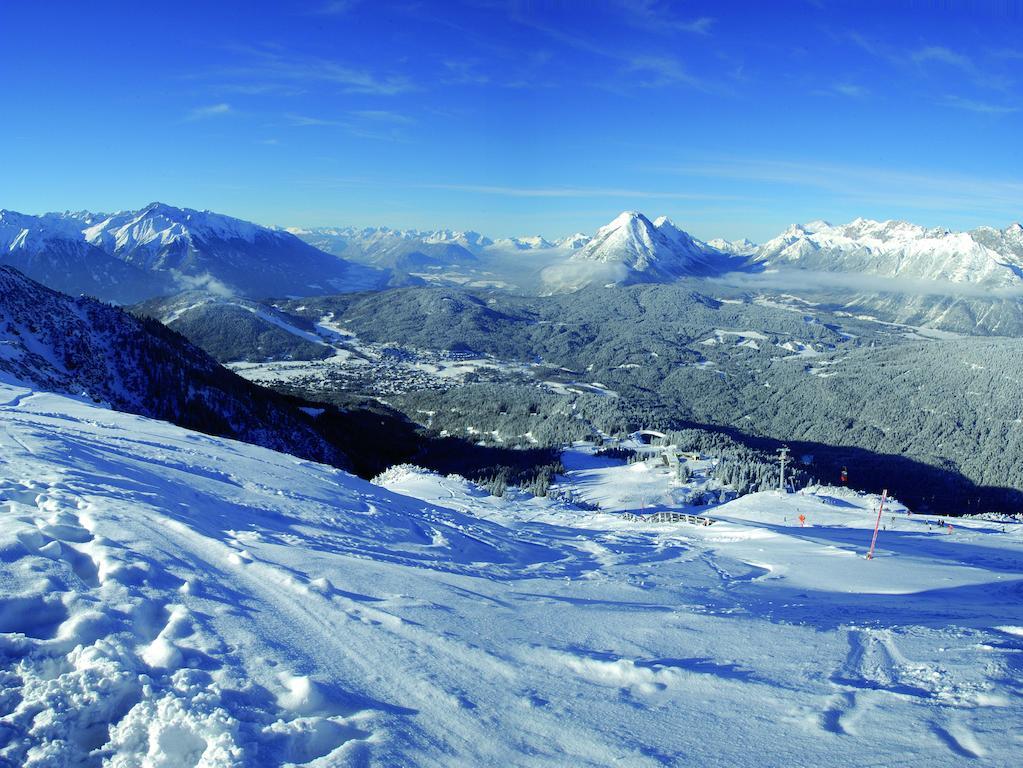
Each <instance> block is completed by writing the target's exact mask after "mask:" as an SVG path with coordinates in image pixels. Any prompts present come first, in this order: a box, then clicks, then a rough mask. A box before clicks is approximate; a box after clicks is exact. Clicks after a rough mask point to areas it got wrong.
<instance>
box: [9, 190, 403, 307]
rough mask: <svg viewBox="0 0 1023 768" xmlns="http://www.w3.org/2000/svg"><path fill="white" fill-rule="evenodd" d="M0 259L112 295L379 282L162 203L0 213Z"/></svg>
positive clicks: (275, 237) (60, 284)
mask: <svg viewBox="0 0 1023 768" xmlns="http://www.w3.org/2000/svg"><path fill="white" fill-rule="evenodd" d="M0 257H2V258H0V262H2V263H6V264H11V265H12V266H16V267H18V268H19V269H21V270H22V271H24V272H25V273H26V274H28V275H29V276H31V277H34V278H37V279H39V280H40V281H42V282H44V283H46V284H48V285H51V286H53V287H57V288H61V289H63V290H67V291H70V292H73V293H78V292H85V293H90V294H92V295H95V296H98V297H99V298H103V299H107V300H112V301H117V302H128V301H138V300H139V299H143V298H147V297H151V296H158V295H162V294H167V293H173V292H176V291H179V290H182V289H186V288H197V287H205V288H209V289H213V290H217V291H221V292H231V293H238V294H241V295H248V296H260V297H262V296H271V295H276V296H281V295H310V294H315V293H321V294H322V293H334V292H339V291H340V292H344V291H346V290H359V289H365V288H372V287H379V286H380V285H381V284H382V283H383V282H385V280H384V279H383V277H384V276H383V275H382V274H381V273H375V272H372V271H367V270H366V269H365V268H364V267H358V266H354V265H351V264H348V263H347V262H345V261H344V260H342V259H338V258H337V257H335V256H331V255H330V254H327V253H324V252H323V251H321V250H319V249H317V248H314V247H312V246H310V245H309V244H308V243H305V242H304V241H302V240H301V239H299V238H297V237H295V236H294V235H292V234H290V233H288V232H283V231H280V230H275V229H270V228H268V227H262V226H259V225H258V224H252V223H250V222H247V221H242V220H241V219H236V218H233V217H230V216H224V215H222V214H216V213H211V212H210V211H196V210H192V209H190V208H176V207H174V206H169V205H165V204H163V203H152V204H150V205H148V206H146V207H145V208H142V209H140V210H138V211H124V212H120V213H115V214H95V213H89V212H77V213H71V212H68V213H50V214H43V215H41V216H28V215H25V214H19V213H15V212H12V211H0Z"/></svg>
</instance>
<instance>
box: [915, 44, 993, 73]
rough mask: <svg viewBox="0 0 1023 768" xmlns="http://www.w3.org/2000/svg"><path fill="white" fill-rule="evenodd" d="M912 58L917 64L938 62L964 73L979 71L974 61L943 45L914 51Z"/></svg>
mask: <svg viewBox="0 0 1023 768" xmlns="http://www.w3.org/2000/svg"><path fill="white" fill-rule="evenodd" d="M910 58H911V59H912V60H913V61H915V62H916V63H917V64H923V63H927V62H938V63H939V64H947V65H948V66H950V67H956V68H957V69H961V70H962V71H963V72H969V73H970V74H975V73H976V71H977V68H976V66H975V65H974V63H973V60H972V59H971V58H970V57H969V56H966V55H964V54H961V53H957V52H956V51H953V50H951V49H950V48H945V47H944V46H941V45H929V46H927V47H925V48H921V49H919V50H917V51H914V52H913V53H912V54H911V55H910Z"/></svg>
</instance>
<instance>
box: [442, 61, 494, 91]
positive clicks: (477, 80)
mask: <svg viewBox="0 0 1023 768" xmlns="http://www.w3.org/2000/svg"><path fill="white" fill-rule="evenodd" d="M443 65H444V69H445V74H444V75H442V76H441V80H442V82H443V83H444V84H445V85H486V84H487V83H489V82H490V76H489V75H488V74H486V73H485V72H483V71H481V69H480V62H479V61H478V60H476V59H447V60H445V61H444V62H443Z"/></svg>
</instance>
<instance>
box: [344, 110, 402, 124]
mask: <svg viewBox="0 0 1023 768" xmlns="http://www.w3.org/2000/svg"><path fill="white" fill-rule="evenodd" d="M348 114H349V115H351V116H352V117H356V118H359V119H360V120H371V121H373V122H377V123H391V124H393V125H412V124H413V123H415V122H416V121H415V120H413V119H412V118H411V117H409V116H408V115H403V114H401V113H400V112H391V111H390V110H386V109H353V110H351V111H350V112H349V113H348Z"/></svg>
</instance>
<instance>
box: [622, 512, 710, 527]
mask: <svg viewBox="0 0 1023 768" xmlns="http://www.w3.org/2000/svg"><path fill="white" fill-rule="evenodd" d="M621 518H622V520H628V521H629V522H633V523H689V524H690V525H712V524H713V523H714V519H713V518H711V517H704V516H703V515H688V514H686V513H685V512H654V513H652V514H649V515H635V514H633V513H632V512H624V513H622V515H621Z"/></svg>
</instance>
